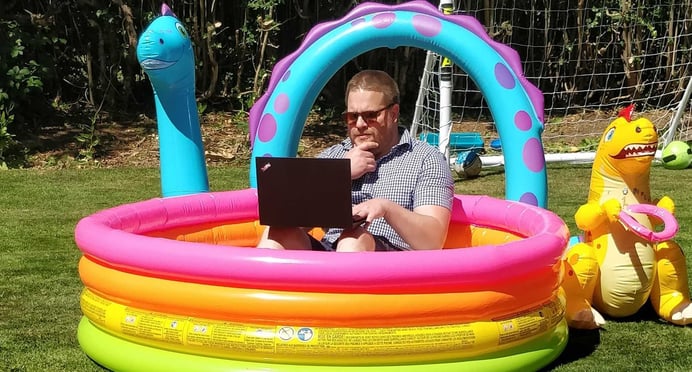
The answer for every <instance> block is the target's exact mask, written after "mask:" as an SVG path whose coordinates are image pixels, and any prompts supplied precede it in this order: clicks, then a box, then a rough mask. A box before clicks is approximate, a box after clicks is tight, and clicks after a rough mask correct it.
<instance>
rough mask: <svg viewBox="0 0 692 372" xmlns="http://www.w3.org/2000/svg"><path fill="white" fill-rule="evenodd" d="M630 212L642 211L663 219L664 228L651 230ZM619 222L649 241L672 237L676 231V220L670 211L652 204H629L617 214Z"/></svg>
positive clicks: (657, 241) (661, 240) (656, 241)
mask: <svg viewBox="0 0 692 372" xmlns="http://www.w3.org/2000/svg"><path fill="white" fill-rule="evenodd" d="M630 213H643V214H646V215H647V216H651V217H656V218H658V219H660V220H661V221H663V224H664V226H665V227H664V229H663V230H661V231H658V232H657V231H652V230H650V229H649V228H647V227H646V226H644V225H642V224H641V223H639V222H638V221H637V220H636V219H635V218H634V217H632V215H631V214H630ZM618 217H619V219H620V222H621V223H622V225H623V226H625V228H627V229H628V230H630V231H632V232H633V233H634V234H635V235H637V236H638V237H640V238H643V239H646V240H648V241H650V242H654V243H659V242H663V241H666V240H670V239H672V238H673V237H674V236H675V234H677V233H678V228H679V225H678V220H677V219H675V216H673V214H672V213H670V212H669V211H667V210H666V209H663V208H660V207H657V206H655V205H652V204H631V205H627V206H625V208H624V209H623V210H622V211H621V212H620V214H619V216H618Z"/></svg>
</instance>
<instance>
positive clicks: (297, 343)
mask: <svg viewBox="0 0 692 372" xmlns="http://www.w3.org/2000/svg"><path fill="white" fill-rule="evenodd" d="M80 305H81V308H82V312H83V313H84V315H85V316H86V317H87V318H88V319H89V320H90V321H91V322H92V323H93V324H94V325H95V326H97V327H99V328H101V329H103V330H105V331H106V332H108V333H110V334H112V335H113V336H117V337H120V338H122V339H125V340H129V341H132V342H136V343H139V344H142V345H147V346H152V347H156V348H161V349H165V350H170V351H177V352H181V353H191V354H196V355H202V356H210V357H219V358H230V359H237V360H244V361H255V362H270V363H296V364H322V365H368V364H406V363H431V362H440V361H448V360H459V359H460V358H472V357H475V356H479V355H483V354H487V353H490V352H494V351H502V350H505V349H508V348H512V347H514V346H517V345H520V344H523V343H531V342H532V341H533V340H534V339H536V338H539V337H541V336H545V335H547V334H550V333H553V332H561V331H560V330H559V329H558V328H559V326H560V324H561V323H562V322H563V321H564V310H565V309H564V304H563V302H562V300H561V299H560V298H555V299H554V300H552V301H550V302H548V303H546V304H544V305H542V306H540V307H539V308H536V309H533V310H532V311H528V312H523V313H519V314H514V315H512V316H508V317H507V318H505V319H502V320H497V321H482V322H472V323H461V324H448V325H436V326H413V327H376V328H352V327H348V328H347V327H307V326H304V325H303V324H291V323H290V322H288V321H286V322H285V323H283V324H280V325H275V324H273V322H272V324H262V323H255V324H250V323H240V322H229V321H219V320H213V319H204V318H196V317H190V316H187V315H178V314H171V313H163V312H151V311H147V310H143V309H138V308H134V307H131V306H125V305H122V304H119V303H116V302H113V301H110V300H107V299H105V298H103V297H101V296H99V295H97V294H95V293H94V292H91V291H90V290H88V289H85V290H84V291H83V293H82V296H81V300H80Z"/></svg>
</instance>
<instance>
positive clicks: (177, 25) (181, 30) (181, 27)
mask: <svg viewBox="0 0 692 372" xmlns="http://www.w3.org/2000/svg"><path fill="white" fill-rule="evenodd" d="M175 28H177V29H178V32H180V35H182V36H183V37H185V38H186V37H188V35H187V31H186V30H185V26H183V25H182V24H180V23H176V24H175Z"/></svg>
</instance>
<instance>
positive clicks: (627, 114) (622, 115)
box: [618, 103, 634, 121]
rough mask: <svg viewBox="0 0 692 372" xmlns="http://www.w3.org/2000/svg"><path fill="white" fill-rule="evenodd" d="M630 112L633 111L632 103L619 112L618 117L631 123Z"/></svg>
mask: <svg viewBox="0 0 692 372" xmlns="http://www.w3.org/2000/svg"><path fill="white" fill-rule="evenodd" d="M632 111H634V103H632V104H630V105H629V106H627V107H625V108H624V109H622V110H620V112H619V113H618V117H620V118H625V120H627V121H632Z"/></svg>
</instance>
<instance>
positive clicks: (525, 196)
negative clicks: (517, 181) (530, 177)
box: [519, 192, 538, 206]
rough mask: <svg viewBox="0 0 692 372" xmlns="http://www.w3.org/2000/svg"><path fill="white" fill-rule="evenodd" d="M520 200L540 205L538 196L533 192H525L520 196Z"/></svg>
mask: <svg viewBox="0 0 692 372" xmlns="http://www.w3.org/2000/svg"><path fill="white" fill-rule="evenodd" d="M519 201H520V202H522V203H526V204H530V205H533V206H538V198H537V197H536V195H535V194H534V193H532V192H527V193H524V194H523V195H522V196H521V198H519Z"/></svg>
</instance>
